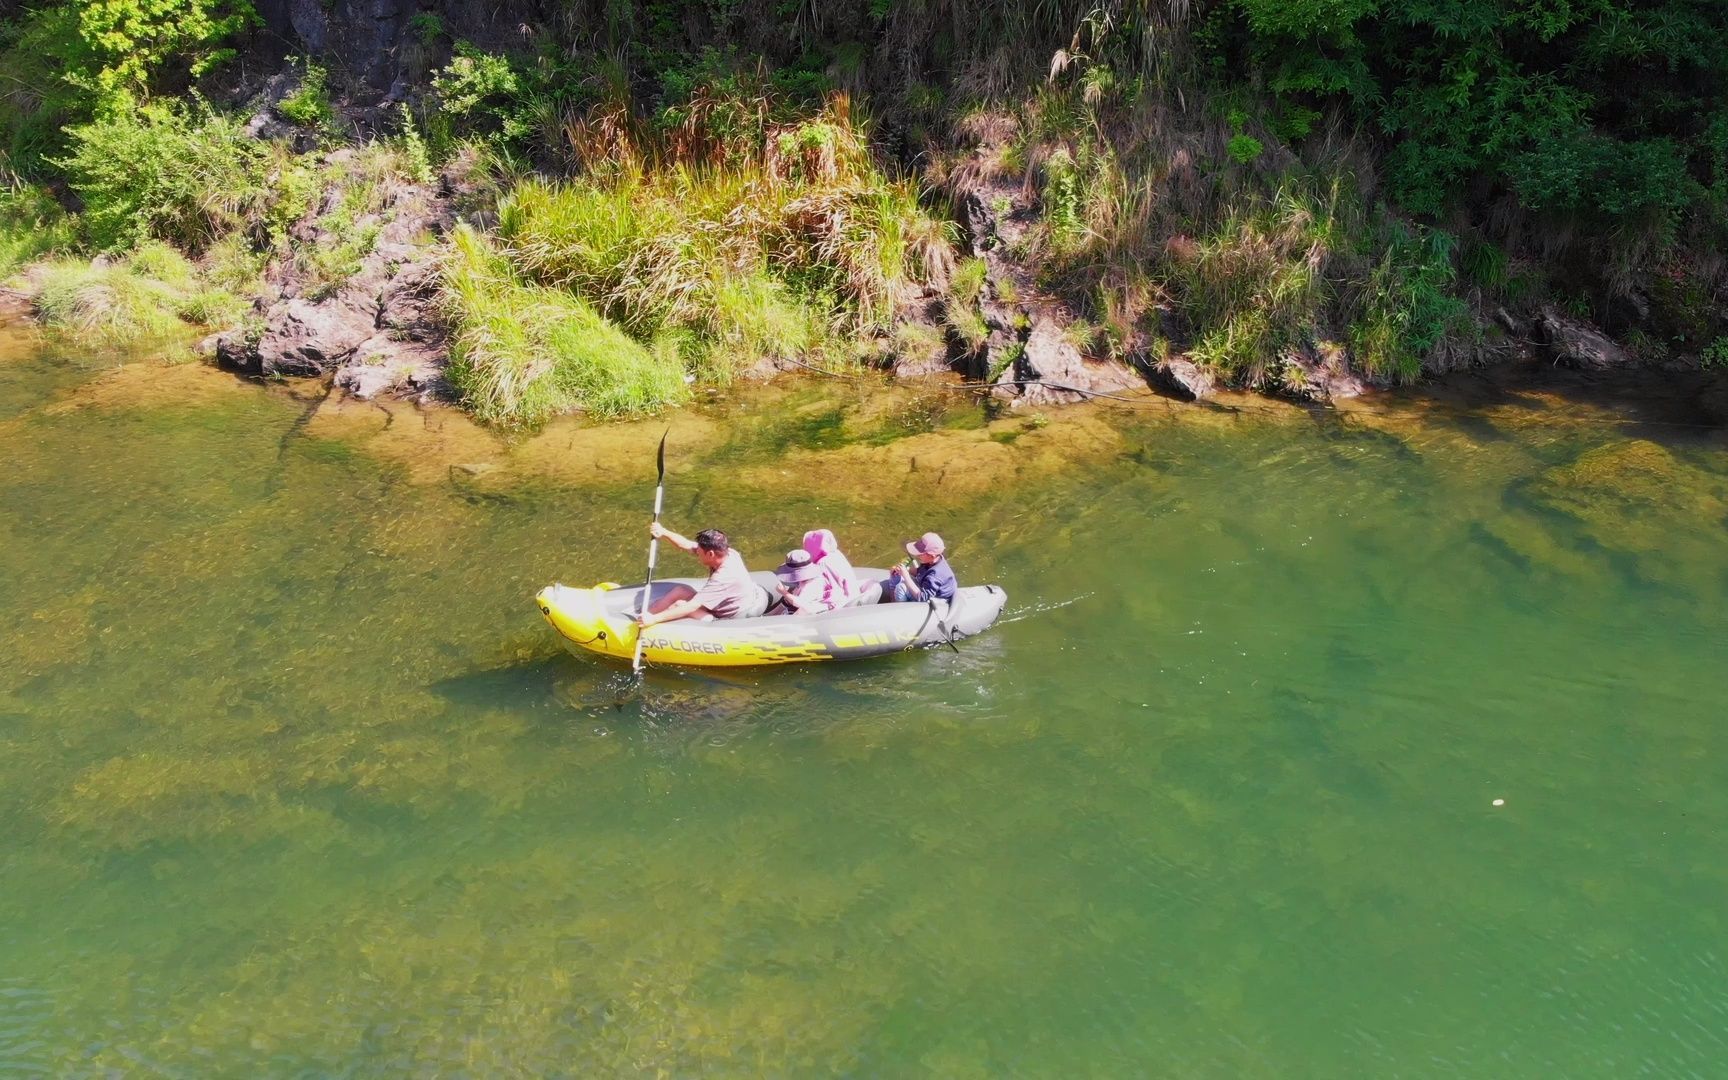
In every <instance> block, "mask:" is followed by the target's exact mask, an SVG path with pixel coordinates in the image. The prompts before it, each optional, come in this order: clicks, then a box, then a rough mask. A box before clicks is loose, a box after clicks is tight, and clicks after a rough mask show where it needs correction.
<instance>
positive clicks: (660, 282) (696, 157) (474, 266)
mask: <svg viewBox="0 0 1728 1080" xmlns="http://www.w3.org/2000/svg"><path fill="white" fill-rule="evenodd" d="M723 104H724V106H725V107H727V108H729V109H733V110H736V111H737V112H738V113H739V114H742V115H747V116H754V117H756V118H757V120H756V123H755V124H754V125H752V126H751V127H750V128H747V129H745V130H743V131H736V132H734V133H733V134H732V136H731V137H730V138H729V139H727V140H726V141H725V142H724V143H722V142H720V141H718V140H717V139H714V138H712V132H711V130H709V129H705V128H702V127H694V128H692V127H691V126H689V125H685V126H683V127H680V128H675V129H672V130H671V132H670V133H668V132H667V131H666V130H665V129H664V128H662V129H658V130H656V129H653V128H649V127H646V126H641V125H637V126H631V125H628V124H627V123H614V124H612V125H600V124H595V125H593V127H592V128H590V129H587V131H579V132H577V133H576V134H575V135H573V137H572V139H571V143H572V145H571V150H572V151H573V152H574V153H576V154H577V155H578V159H579V161H580V162H581V166H582V167H581V172H580V174H579V176H578V177H577V178H574V179H571V180H568V181H564V182H552V181H548V180H545V179H542V178H539V177H528V178H523V179H520V180H517V181H516V182H514V183H513V184H511V185H510V186H509V187H508V189H507V192H506V194H505V195H504V196H503V198H502V199H500V200H499V203H498V211H497V225H496V228H495V230H494V232H493V234H492V235H491V236H489V237H482V236H479V235H477V234H474V233H472V232H463V233H459V234H458V236H457V237H456V241H455V243H454V245H453V247H452V253H451V257H450V260H449V262H448V264H447V266H448V268H449V269H448V275H447V278H448V282H449V287H448V290H447V296H448V311H449V315H450V318H451V321H452V325H453V328H454V331H455V334H456V340H457V342H458V346H457V351H456V353H455V360H456V366H455V367H454V369H453V371H452V376H453V379H454V381H455V382H456V385H457V387H458V388H459V389H460V390H461V391H462V392H463V394H464V395H465V397H466V398H467V399H468V400H469V401H470V402H472V403H473V404H474V406H475V409H476V411H477V412H478V413H479V414H480V415H482V416H484V417H488V418H491V419H495V420H505V421H510V420H526V421H532V420H536V419H538V418H540V417H542V416H544V415H545V414H546V413H547V412H548V411H559V410H560V409H565V408H572V407H583V408H588V409H590V410H592V411H596V412H600V413H606V414H618V413H625V412H639V411H642V410H645V409H652V408H657V407H660V406H662V405H666V404H671V403H675V402H677V401H679V400H682V398H683V396H684V394H685V390H684V383H685V380H686V378H688V379H689V380H692V381H699V382H702V383H704V384H709V385H717V384H718V385H723V384H725V383H726V382H729V381H730V380H731V379H732V378H734V377H735V376H736V375H738V374H739V373H740V372H743V371H747V370H752V369H763V368H771V367H773V366H775V365H777V364H780V363H783V362H788V361H795V362H797V363H800V364H805V365H813V366H818V367H835V366H845V365H847V364H849V363H851V362H852V361H853V360H854V359H855V358H857V357H858V356H859V355H860V354H861V353H862V352H863V351H864V350H865V349H867V348H869V347H870V345H871V342H872V341H874V340H875V339H878V338H881V337H883V336H885V335H887V334H888V333H889V332H890V331H891V329H892V326H893V318H894V312H895V304H896V300H897V298H898V297H899V296H900V295H901V293H902V291H903V290H905V289H907V288H908V287H909V286H917V287H922V286H940V285H942V284H945V282H946V278H947V272H948V268H949V267H950V266H951V265H952V262H953V250H952V245H951V242H950V235H951V230H950V229H949V228H948V227H947V226H945V224H944V223H943V222H942V221H940V220H939V219H938V218H936V217H934V216H932V214H931V213H930V212H929V211H927V210H926V209H925V208H924V207H923V206H922V205H921V203H920V200H919V197H918V192H917V189H916V187H915V186H914V185H912V184H911V183H910V182H907V181H899V182H894V181H891V180H889V179H888V178H887V177H886V176H885V175H884V174H883V173H882V172H881V171H880V170H879V169H878V168H877V167H876V165H875V164H874V162H873V161H872V159H871V156H870V154H869V152H868V149H867V139H866V134H865V132H864V131H863V130H862V128H861V126H860V125H858V124H857V123H856V122H855V121H854V120H853V118H852V116H851V114H850V110H849V108H848V105H847V102H846V100H845V99H844V97H839V98H835V99H833V100H831V101H830V102H829V103H828V104H827V106H826V107H825V108H824V109H823V110H822V111H820V112H818V113H815V114H813V115H809V116H806V117H804V118H802V119H786V120H784V121H777V120H776V119H774V117H775V116H776V115H778V114H779V109H778V107H777V106H776V104H775V103H774V102H772V101H770V100H766V99H761V100H758V101H756V102H747V101H743V100H739V99H734V100H731V101H727V102H724V103H723ZM747 105H754V106H756V108H755V109H754V110H753V111H749V112H746V111H745V106H747ZM624 115H627V114H624ZM600 130H605V131H606V133H607V135H606V137H605V138H604V139H601V138H600V137H599V136H598V135H597V134H595V132H598V131H600ZM693 132H694V135H693V134H692V133H693ZM560 321H567V322H569V323H571V324H573V325H581V326H584V327H587V328H588V330H587V331H585V332H584V333H581V334H565V333H562V332H558V331H557V330H556V327H557V324H558V323H559V322H560Z"/></svg>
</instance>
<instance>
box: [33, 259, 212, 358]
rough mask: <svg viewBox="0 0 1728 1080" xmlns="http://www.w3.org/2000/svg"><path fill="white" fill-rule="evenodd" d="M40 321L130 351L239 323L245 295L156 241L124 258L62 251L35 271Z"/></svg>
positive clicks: (96, 341)
mask: <svg viewBox="0 0 1728 1080" xmlns="http://www.w3.org/2000/svg"><path fill="white" fill-rule="evenodd" d="M39 273H40V277H39V280H38V291H37V296H36V308H37V312H38V314H39V316H40V317H41V319H42V322H43V325H45V326H47V327H49V328H50V329H54V330H60V331H63V332H68V333H72V334H76V335H77V336H78V338H79V340H80V341H82V342H87V343H90V344H94V345H96V346H98V347H101V348H108V349H116V350H132V349H140V348H146V347H150V346H156V345H163V344H168V343H170V342H173V341H175V340H183V339H185V338H188V337H190V336H192V335H193V334H195V333H198V332H200V331H201V330H203V329H207V328H210V327H215V326H228V325H233V324H235V323H238V322H239V321H240V319H241V317H242V315H243V313H244V311H245V307H246V302H245V300H244V299H242V298H241V297H239V296H237V295H235V294H234V293H233V292H231V291H229V290H226V289H222V288H220V287H217V286H213V285H211V284H208V283H207V282H205V281H204V280H203V278H202V277H201V276H200V275H199V272H198V269H197V268H196V267H195V266H194V265H193V264H192V263H191V262H189V261H188V260H187V259H186V257H185V256H183V255H181V254H180V253H179V252H177V251H175V250H174V249H173V248H171V247H168V246H167V245H165V244H162V243H159V242H150V243H146V244H144V245H142V246H140V247H139V248H138V250H137V251H135V252H133V253H132V254H131V255H129V256H127V257H126V258H123V259H117V260H114V261H107V260H105V259H97V260H95V261H91V262H86V261H84V260H81V259H72V258H63V259H58V260H53V261H50V262H48V263H47V264H45V265H44V266H43V267H42V269H41V270H40V272H39Z"/></svg>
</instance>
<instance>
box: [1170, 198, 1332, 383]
mask: <svg viewBox="0 0 1728 1080" xmlns="http://www.w3.org/2000/svg"><path fill="white" fill-rule="evenodd" d="M1340 239H1341V237H1340V235H1339V229H1338V227H1337V222H1336V219H1335V217H1334V212H1333V205H1332V204H1331V202H1330V201H1327V200H1322V199H1318V198H1313V197H1310V196H1306V195H1304V194H1302V193H1300V192H1298V191H1296V190H1293V189H1285V190H1282V191H1280V192H1278V193H1277V195H1276V196H1274V197H1273V199H1272V200H1271V201H1270V203H1269V204H1268V205H1265V206H1262V207H1257V208H1253V209H1248V210H1245V211H1244V212H1242V213H1239V214H1232V215H1230V216H1229V217H1227V218H1225V220H1224V222H1223V223H1222V224H1221V225H1220V226H1219V227H1218V228H1217V229H1216V230H1215V231H1214V232H1212V233H1211V234H1210V235H1208V236H1205V237H1203V238H1200V239H1198V240H1194V241H1190V240H1186V239H1181V238H1179V239H1178V240H1177V241H1176V242H1173V243H1172V244H1171V245H1169V248H1170V258H1171V264H1172V270H1173V273H1172V274H1171V284H1172V285H1173V286H1174V290H1175V292H1176V293H1177V295H1178V296H1179V297H1180V298H1181V300H1182V302H1183V303H1184V305H1185V311H1186V314H1187V316H1188V318H1189V319H1190V320H1191V322H1192V323H1193V324H1194V326H1195V327H1196V328H1197V330H1196V336H1195V341H1194V344H1193V347H1192V348H1191V350H1190V353H1191V355H1192V356H1193V357H1194V359H1195V360H1196V361H1197V362H1199V363H1201V364H1204V365H1206V366H1208V367H1210V368H1212V369H1213V370H1214V371H1217V372H1218V373H1219V374H1220V375H1223V376H1225V377H1227V378H1230V379H1233V380H1236V381H1240V382H1245V383H1248V384H1250V385H1258V384H1260V383H1262V382H1263V381H1264V380H1265V375H1266V371H1267V368H1268V365H1269V364H1270V363H1271V362H1272V361H1275V360H1276V359H1277V358H1278V357H1279V356H1280V355H1281V354H1283V353H1285V352H1287V351H1290V350H1292V349H1295V348H1299V347H1300V346H1301V345H1302V344H1303V343H1304V342H1305V341H1306V340H1307V339H1309V338H1312V337H1313V336H1315V334H1316V331H1317V329H1318V327H1319V325H1320V324H1321V322H1322V321H1323V319H1324V318H1325V315H1326V307H1327V304H1328V302H1329V300H1330V298H1331V289H1330V284H1329V282H1328V280H1327V277H1326V271H1327V268H1328V264H1329V263H1330V262H1331V260H1332V258H1333V256H1334V254H1335V252H1336V251H1337V249H1338V246H1339V242H1340Z"/></svg>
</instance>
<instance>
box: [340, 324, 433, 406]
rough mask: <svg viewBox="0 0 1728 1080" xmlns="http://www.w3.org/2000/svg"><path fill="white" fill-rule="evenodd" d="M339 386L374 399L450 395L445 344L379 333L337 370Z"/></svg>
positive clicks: (361, 346)
mask: <svg viewBox="0 0 1728 1080" xmlns="http://www.w3.org/2000/svg"><path fill="white" fill-rule="evenodd" d="M335 383H336V388H337V389H338V390H341V391H343V392H344V393H346V394H348V395H349V396H351V397H357V398H361V399H362V400H371V399H372V398H375V397H378V396H380V395H384V394H400V395H404V396H415V395H422V394H434V395H437V396H446V395H447V394H448V391H449V385H448V384H447V383H446V381H445V379H444V359H443V350H442V348H441V347H439V346H437V345H432V344H426V343H422V342H415V341H398V340H395V339H394V338H391V337H389V336H388V335H386V334H376V335H374V336H372V337H370V338H367V339H366V340H365V341H363V342H361V343H360V345H359V347H357V348H356V349H355V350H354V352H353V354H352V355H351V356H350V357H349V358H348V360H347V361H346V362H345V363H343V364H342V366H341V367H339V368H338V369H337V370H336V379H335Z"/></svg>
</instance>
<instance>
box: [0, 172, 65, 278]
mask: <svg viewBox="0 0 1728 1080" xmlns="http://www.w3.org/2000/svg"><path fill="white" fill-rule="evenodd" d="M74 232H75V226H74V222H73V221H72V219H71V218H69V217H67V216H66V213H65V212H64V211H63V210H61V209H60V204H59V203H57V202H55V201H54V199H53V197H52V196H50V195H49V194H48V193H47V192H46V191H44V190H43V189H41V188H39V187H32V186H30V185H27V184H23V183H17V182H14V183H12V184H0V279H4V278H6V277H7V276H9V275H10V274H11V273H12V272H13V271H14V270H17V269H18V268H19V267H20V266H23V265H24V264H25V263H27V262H30V261H32V260H34V259H37V258H40V257H41V256H43V255H47V254H50V253H53V252H57V251H66V250H69V249H70V248H71V247H72V244H73V240H74Z"/></svg>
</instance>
